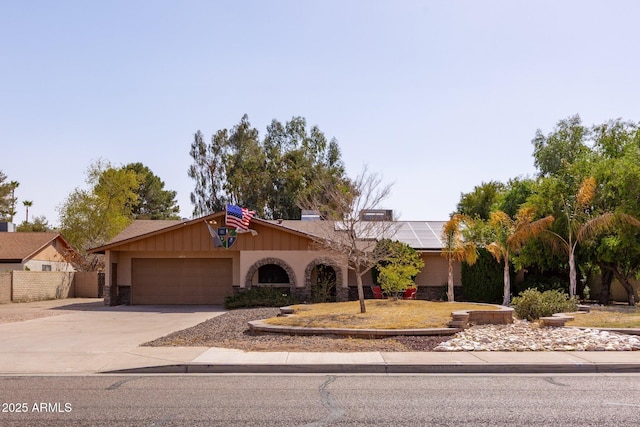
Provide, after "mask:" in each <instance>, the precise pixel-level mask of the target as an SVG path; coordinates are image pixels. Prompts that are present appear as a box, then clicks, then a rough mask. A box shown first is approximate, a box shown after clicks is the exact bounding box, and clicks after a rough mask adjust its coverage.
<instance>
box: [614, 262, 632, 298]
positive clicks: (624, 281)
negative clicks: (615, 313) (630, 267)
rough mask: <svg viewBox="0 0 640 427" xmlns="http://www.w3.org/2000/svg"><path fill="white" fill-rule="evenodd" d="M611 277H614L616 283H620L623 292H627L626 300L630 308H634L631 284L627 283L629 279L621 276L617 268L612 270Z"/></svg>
mask: <svg viewBox="0 0 640 427" xmlns="http://www.w3.org/2000/svg"><path fill="white" fill-rule="evenodd" d="M613 275H614V276H616V279H618V282H620V284H621V285H622V287H623V288H624V290H625V291H627V298H628V303H629V305H630V306H632V307H633V306H635V305H636V295H635V291H634V289H633V286H632V285H631V283H629V279H628V278H627V277H625V276H624V275H623V274H621V273H620V272H619V271H618V269H617V268H614V269H613Z"/></svg>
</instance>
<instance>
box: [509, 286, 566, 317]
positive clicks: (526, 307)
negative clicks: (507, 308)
mask: <svg viewBox="0 0 640 427" xmlns="http://www.w3.org/2000/svg"><path fill="white" fill-rule="evenodd" d="M511 305H512V306H513V308H514V310H515V313H516V316H518V317H519V318H520V319H527V320H536V319H539V318H541V317H545V316H551V315H552V314H554V313H564V312H567V311H576V310H577V309H578V302H577V299H576V298H575V297H574V298H569V296H568V295H567V294H565V293H563V292H560V291H558V290H550V291H545V292H540V291H539V290H537V289H527V290H526V291H524V292H521V293H520V295H518V296H517V297H515V298H513V300H512V301H511Z"/></svg>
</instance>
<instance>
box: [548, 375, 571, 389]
mask: <svg viewBox="0 0 640 427" xmlns="http://www.w3.org/2000/svg"><path fill="white" fill-rule="evenodd" d="M543 379H544V380H545V381H546V382H548V383H549V384H553V385H557V386H558V387H569V384H563V383H559V382H558V381H556V380H554V379H553V378H552V377H545V378H543Z"/></svg>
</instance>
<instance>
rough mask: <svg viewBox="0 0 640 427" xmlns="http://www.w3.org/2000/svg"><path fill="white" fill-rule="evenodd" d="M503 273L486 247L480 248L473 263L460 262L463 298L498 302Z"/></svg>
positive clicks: (500, 297) (500, 295)
mask: <svg viewBox="0 0 640 427" xmlns="http://www.w3.org/2000/svg"><path fill="white" fill-rule="evenodd" d="M503 274H504V269H503V267H502V265H501V264H500V263H498V262H496V259H495V258H494V257H493V255H491V254H490V253H489V251H487V250H486V249H480V250H479V251H478V260H477V261H476V262H475V264H473V265H469V264H467V263H466V262H463V263H462V293H463V294H464V298H465V300H466V301H473V302H486V303H495V304H500V303H501V302H502V293H503V289H504V276H503ZM512 277H513V276H512ZM512 282H513V280H512ZM444 300H445V301H446V300H447V299H446V298H445V299H444Z"/></svg>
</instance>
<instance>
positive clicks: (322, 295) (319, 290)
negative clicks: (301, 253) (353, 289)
mask: <svg viewBox="0 0 640 427" xmlns="http://www.w3.org/2000/svg"><path fill="white" fill-rule="evenodd" d="M304 281H305V293H306V294H307V295H308V296H309V298H310V299H311V301H313V302H330V301H346V300H347V299H348V290H345V289H344V288H343V279H342V269H341V268H340V266H339V265H338V264H337V263H336V262H335V261H334V260H332V259H331V258H316V259H314V260H313V261H312V262H310V263H309V265H307V268H306V269H305V280H304Z"/></svg>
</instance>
